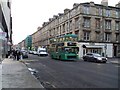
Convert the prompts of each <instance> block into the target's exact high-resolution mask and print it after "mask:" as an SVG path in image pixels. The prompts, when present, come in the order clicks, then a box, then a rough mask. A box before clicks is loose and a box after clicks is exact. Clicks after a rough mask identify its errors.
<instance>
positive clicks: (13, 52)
mask: <svg viewBox="0 0 120 90" xmlns="http://www.w3.org/2000/svg"><path fill="white" fill-rule="evenodd" d="M12 54H13V60H16V55H17V52H16V50H12Z"/></svg>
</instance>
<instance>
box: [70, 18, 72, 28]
mask: <svg viewBox="0 0 120 90" xmlns="http://www.w3.org/2000/svg"><path fill="white" fill-rule="evenodd" d="M70 30H72V20H71V21H70Z"/></svg>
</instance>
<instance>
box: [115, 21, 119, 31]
mask: <svg viewBox="0 0 120 90" xmlns="http://www.w3.org/2000/svg"><path fill="white" fill-rule="evenodd" d="M115 30H119V21H116V22H115Z"/></svg>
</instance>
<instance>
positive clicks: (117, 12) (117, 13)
mask: <svg viewBox="0 0 120 90" xmlns="http://www.w3.org/2000/svg"><path fill="white" fill-rule="evenodd" d="M115 15H116V18H119V11H118V10H116V12H115Z"/></svg>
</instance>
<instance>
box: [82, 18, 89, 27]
mask: <svg viewBox="0 0 120 90" xmlns="http://www.w3.org/2000/svg"><path fill="white" fill-rule="evenodd" d="M83 27H87V28H89V27H90V18H84V22H83Z"/></svg>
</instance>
